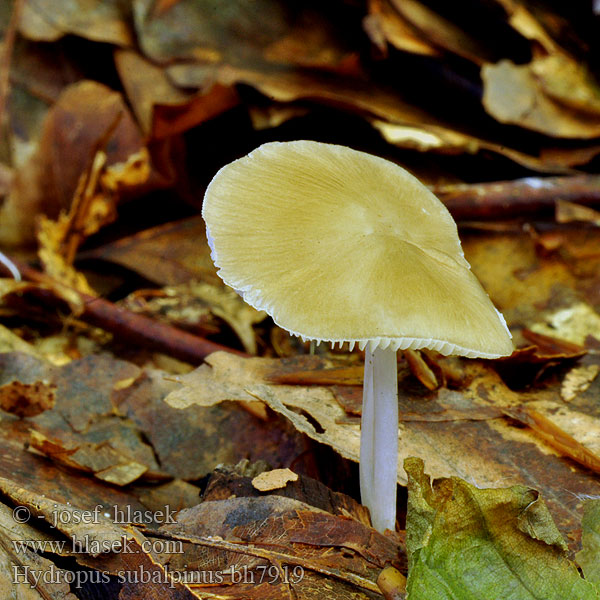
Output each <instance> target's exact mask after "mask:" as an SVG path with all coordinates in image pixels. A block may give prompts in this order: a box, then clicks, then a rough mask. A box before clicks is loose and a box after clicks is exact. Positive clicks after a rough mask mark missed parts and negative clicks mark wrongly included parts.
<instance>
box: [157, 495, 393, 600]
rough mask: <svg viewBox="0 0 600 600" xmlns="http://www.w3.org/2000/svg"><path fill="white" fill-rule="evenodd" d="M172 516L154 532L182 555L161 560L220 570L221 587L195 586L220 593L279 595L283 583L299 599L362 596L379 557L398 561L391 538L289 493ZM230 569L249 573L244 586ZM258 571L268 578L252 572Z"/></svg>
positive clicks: (178, 566)
mask: <svg viewBox="0 0 600 600" xmlns="http://www.w3.org/2000/svg"><path fill="white" fill-rule="evenodd" d="M234 515H235V516H234ZM177 521H178V522H177V523H176V524H174V525H165V526H163V527H162V528H161V533H162V534H163V535H165V536H169V535H170V536H173V538H174V539H181V540H183V541H188V542H189V543H187V544H186V546H185V553H184V554H183V555H172V556H170V557H169V558H168V565H169V567H170V568H171V569H172V570H177V571H183V572H187V574H188V575H189V576H192V575H193V573H194V571H195V570H197V571H200V573H202V572H205V574H206V575H209V574H210V573H209V572H211V571H212V572H214V571H217V570H220V571H221V573H222V575H223V582H222V583H225V584H226V585H221V586H216V585H214V583H215V581H214V578H213V579H212V581H205V582H204V583H205V585H204V586H202V588H200V589H202V591H203V592H209V593H210V592H212V591H215V592H219V593H221V594H223V595H224V596H225V597H226V598H230V597H234V598H237V597H240V598H241V597H248V593H250V591H251V593H252V596H253V597H259V598H280V597H282V594H283V595H285V594H286V593H287V592H286V588H287V589H288V590H289V589H290V588H291V589H292V590H295V591H296V594H298V595H299V597H303V598H307V599H308V598H309V599H313V598H315V599H316V598H322V596H323V592H322V590H323V589H327V590H328V595H329V596H331V597H335V598H361V599H362V598H366V597H368V596H366V595H365V591H371V592H376V591H377V587H376V585H375V584H374V581H375V578H376V576H377V574H378V573H379V570H380V569H381V568H382V567H383V566H384V564H385V563H386V562H390V563H392V564H395V565H396V566H397V567H399V568H400V567H402V566H403V563H404V551H403V548H402V547H401V545H400V544H399V543H398V542H399V540H397V539H393V538H386V537H384V536H383V535H381V534H379V533H377V532H374V531H373V530H372V529H371V528H370V527H368V526H365V525H364V524H362V523H360V522H358V521H356V520H354V519H351V518H348V517H341V516H336V515H331V514H328V513H326V512H324V511H320V510H318V509H316V508H313V507H310V506H308V505H306V504H304V503H302V502H299V501H297V500H294V499H291V498H285V497H280V496H266V497H260V498H228V499H226V500H219V501H205V502H203V503H202V504H199V505H198V506H196V507H193V508H191V509H186V510H183V511H181V512H180V513H179V515H178V520H177ZM209 536H210V537H209ZM270 566H272V567H273V568H269V567H270ZM265 567H266V568H267V569H268V570H267V571H265ZM282 567H287V569H288V572H289V574H290V578H289V584H290V585H289V586H286V585H285V584H284V582H283V581H282V580H281V575H283V573H284V572H285V571H284V570H283V569H282ZM293 567H296V570H295V571H294V570H293ZM238 569H243V570H244V571H245V572H248V573H249V575H250V574H251V575H252V576H253V577H255V580H254V584H253V585H252V587H251V588H250V585H249V583H250V582H249V581H248V580H246V581H243V580H240V579H239V577H236V574H237V573H236V571H237V570H238ZM261 570H263V571H265V574H267V573H268V580H269V582H267V579H266V578H265V577H263V578H260V579H259V578H258V574H259V573H260V572H261ZM292 573H293V574H294V577H293V578H292V577H291V575H292ZM213 574H214V573H213ZM300 575H302V577H300ZM211 583H212V584H213V585H210V584H211ZM266 584H267V585H266Z"/></svg>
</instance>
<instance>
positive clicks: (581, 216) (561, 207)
mask: <svg viewBox="0 0 600 600" xmlns="http://www.w3.org/2000/svg"><path fill="white" fill-rule="evenodd" d="M573 221H579V222H582V223H591V224H592V225H596V226H597V227H600V212H598V211H597V210H594V209H593V208H590V207H589V206H583V205H582V204H575V203H574V202H567V201H566V200H557V202H556V222H557V223H572V222H573Z"/></svg>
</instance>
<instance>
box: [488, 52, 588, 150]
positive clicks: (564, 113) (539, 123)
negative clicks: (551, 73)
mask: <svg viewBox="0 0 600 600" xmlns="http://www.w3.org/2000/svg"><path fill="white" fill-rule="evenodd" d="M481 75H482V78H483V82H484V95H483V105H484V107H485V109H486V110H487V112H488V113H489V114H490V115H492V116H493V117H494V118H495V119H497V120H498V121H500V122H501V123H508V124H512V125H520V126H521V127H526V128H528V129H532V130H534V131H538V132H540V133H544V134H546V135H549V136H553V137H559V138H579V139H590V138H595V137H598V136H600V117H599V116H591V115H589V114H587V113H584V112H575V111H573V110H572V109H570V108H567V107H565V106H563V105H561V104H558V103H557V102H556V101H554V100H553V99H552V98H550V97H549V96H547V95H546V94H545V92H544V90H543V88H542V87H541V85H540V83H539V81H538V79H537V78H536V75H535V72H534V67H533V63H530V64H527V65H516V64H514V63H513V62H511V61H509V60H501V61H500V62H498V63H496V64H494V65H490V64H488V65H484V66H483V68H482V70H481Z"/></svg>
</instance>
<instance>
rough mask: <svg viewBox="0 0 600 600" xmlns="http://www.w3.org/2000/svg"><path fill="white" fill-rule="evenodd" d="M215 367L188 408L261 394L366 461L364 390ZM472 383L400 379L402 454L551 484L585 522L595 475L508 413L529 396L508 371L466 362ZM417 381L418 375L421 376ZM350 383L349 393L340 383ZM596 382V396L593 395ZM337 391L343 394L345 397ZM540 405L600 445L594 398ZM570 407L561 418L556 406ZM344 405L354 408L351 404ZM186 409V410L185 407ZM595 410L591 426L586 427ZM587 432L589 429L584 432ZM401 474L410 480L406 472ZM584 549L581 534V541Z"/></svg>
mask: <svg viewBox="0 0 600 600" xmlns="http://www.w3.org/2000/svg"><path fill="white" fill-rule="evenodd" d="M207 363H208V365H210V366H208V365H203V366H202V367H200V368H199V369H196V370H195V371H192V372H191V373H190V374H188V375H184V376H181V377H179V378H178V381H179V383H180V388H179V389H176V390H174V391H172V392H171V393H170V394H169V395H168V396H167V397H166V401H167V402H168V403H169V404H171V405H172V406H175V407H179V408H185V407H187V406H191V405H194V404H198V405H200V406H213V405H214V404H217V403H219V402H223V401H225V400H231V401H247V400H250V399H260V400H262V401H263V402H265V403H266V404H267V405H268V406H269V408H271V409H272V410H274V411H275V412H277V413H279V414H281V415H283V416H284V417H286V418H287V419H288V420H289V421H291V423H293V425H294V427H295V428H296V429H297V430H298V431H301V432H303V433H305V434H306V435H307V436H309V437H311V438H313V439H315V440H317V441H319V442H321V443H324V444H327V445H329V446H331V447H332V448H333V449H334V450H335V451H336V452H338V453H339V454H340V455H341V456H343V457H345V458H348V459H351V460H353V461H358V460H359V452H360V423H359V419H358V418H357V417H355V416H349V415H348V413H347V412H346V410H345V407H346V406H347V404H346V398H347V396H346V393H347V392H346V390H353V392H351V393H352V394H353V397H357V398H356V400H355V401H353V402H352V403H351V406H352V407H354V408H353V409H351V410H349V412H350V414H351V415H355V414H359V411H360V397H361V396H362V393H361V390H360V388H354V387H349V386H337V387H336V388H333V389H332V388H327V387H320V386H315V385H313V386H294V385H277V384H273V383H272V382H270V381H269V377H270V376H271V373H273V371H275V370H276V365H277V363H278V361H277V360H274V359H260V358H250V359H244V358H239V357H235V356H233V355H229V354H226V353H215V354H212V355H211V356H209V357H208V359H207ZM461 364H464V366H463V369H464V370H465V373H464V374H463V379H464V384H463V386H462V387H461V389H459V390H449V389H447V388H440V389H439V390H436V391H429V390H426V389H425V388H424V387H423V386H422V384H420V383H419V382H418V381H417V380H415V379H414V378H412V376H411V377H410V378H409V379H408V380H406V379H402V380H401V381H400V383H399V401H400V406H401V410H400V423H399V437H400V444H399V447H400V452H399V457H398V459H399V461H403V460H404V458H406V457H408V456H415V455H418V456H422V457H425V458H426V459H427V461H428V464H429V465H430V467H429V468H430V469H431V470H432V471H433V473H434V475H435V477H444V476H459V477H463V478H468V479H469V481H471V482H473V483H475V484H476V485H478V486H480V487H481V486H484V487H485V486H489V487H491V486H497V485H498V484H499V483H505V484H507V483H508V484H523V485H529V486H534V485H535V486H537V487H543V488H544V491H545V494H546V498H547V501H548V503H549V504H550V506H551V508H552V511H553V514H554V517H555V519H556V520H557V523H558V525H559V527H560V530H561V531H563V532H565V533H571V532H573V531H574V530H576V528H577V527H578V522H579V516H578V512H577V499H576V498H575V497H574V496H573V495H572V493H571V492H573V493H584V494H585V493H588V494H594V493H598V491H599V490H600V488H599V487H598V482H597V481H596V479H595V477H594V476H593V474H591V473H590V472H589V471H587V470H586V469H578V468H576V467H575V466H574V463H571V462H570V461H569V459H563V458H561V457H557V456H556V451H554V450H553V449H552V448H551V447H550V446H549V445H548V444H547V442H546V441H544V440H543V439H542V438H540V437H538V436H537V435H536V434H535V433H534V432H533V431H531V430H529V429H519V428H516V427H515V426H514V424H511V423H509V422H507V420H506V419H505V418H501V417H500V414H505V411H506V409H507V408H509V407H517V406H520V405H521V404H522V403H523V402H524V400H523V396H522V394H517V393H515V392H513V391H512V390H510V389H509V388H508V387H507V386H506V385H505V384H504V383H503V382H502V380H501V379H500V377H499V376H498V374H497V373H496V372H495V371H493V369H491V368H490V367H489V366H486V365H485V364H484V363H483V362H476V361H463V363H461ZM411 379H412V383H411ZM342 389H343V390H344V392H343V395H342V396H341V397H340V396H339V394H340V390H342ZM593 393H594V390H593V389H592V388H590V389H589V390H588V391H587V392H586V394H593ZM336 397H337V399H336ZM527 400H528V403H530V406H531V407H532V408H533V409H535V410H536V411H537V412H539V413H541V414H544V415H548V417H547V418H549V419H550V418H551V419H552V420H555V422H556V424H557V425H558V427H560V428H561V429H562V430H563V431H566V432H567V433H568V434H569V435H570V436H572V437H573V438H575V439H576V440H577V442H578V443H580V444H583V445H584V446H585V447H588V448H589V451H590V452H598V451H599V449H598V448H597V439H600V431H599V428H598V425H597V423H598V421H597V419H598V417H597V416H594V415H596V413H597V411H598V409H597V407H595V406H596V405H592V404H591V403H590V402H589V401H588V400H587V397H586V398H583V397H582V398H581V402H584V401H585V402H586V404H585V407H584V406H583V405H581V406H580V405H578V404H577V405H574V406H572V407H571V406H568V407H567V406H565V405H564V403H563V402H562V400H561V399H560V397H559V396H558V390H557V389H556V388H554V389H553V390H552V389H550V390H544V391H543V392H538V395H536V394H533V396H532V397H531V398H528V399H527ZM557 405H558V406H561V407H562V416H561V417H560V418H558V415H556V414H554V413H556V408H557ZM343 407H344V408H343ZM184 414H185V411H184ZM583 417H585V422H586V426H585V431H584V430H583V429H582V430H581V431H578V423H580V422H581V421H580V419H581V418H583ZM584 434H585V435H584ZM398 482H399V483H400V484H403V485H405V484H406V479H405V478H404V474H403V473H402V471H401V469H399V470H398ZM571 541H572V543H573V544H574V546H575V547H577V544H578V540H577V539H572V540H571Z"/></svg>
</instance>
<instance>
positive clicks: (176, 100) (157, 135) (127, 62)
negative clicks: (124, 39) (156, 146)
mask: <svg viewBox="0 0 600 600" xmlns="http://www.w3.org/2000/svg"><path fill="white" fill-rule="evenodd" d="M115 63H116V65H117V69H118V71H119V75H120V77H121V81H122V82H123V86H124V87H125V90H126V92H127V96H128V98H129V101H130V102H131V104H132V106H133V110H134V112H135V115H136V117H137V119H138V121H139V123H140V125H141V127H142V130H143V131H144V133H145V134H146V135H147V136H148V137H150V138H152V139H162V138H164V137H168V136H172V135H175V134H177V133H181V132H182V131H186V130H188V129H191V128H192V127H195V126H196V125H199V124H200V123H203V122H204V121H208V120H210V119H212V118H214V117H216V116H217V115H219V114H220V113H222V112H225V111H226V110H229V109H230V108H233V107H234V106H236V105H237V104H238V103H239V98H238V95H237V92H236V91H235V90H234V89H233V88H230V87H225V86H221V85H218V84H217V85H214V86H210V87H209V88H208V89H206V90H203V91H202V92H199V93H197V94H192V93H189V92H184V91H182V90H180V89H179V88H177V87H175V86H174V85H173V84H172V83H171V82H170V81H169V79H168V78H167V76H166V74H165V72H164V69H162V68H161V67H159V66H157V65H155V64H154V63H152V62H150V61H148V60H147V59H145V58H143V57H142V56H141V55H139V54H138V53H137V52H135V51H133V50H117V51H116V52H115Z"/></svg>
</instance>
